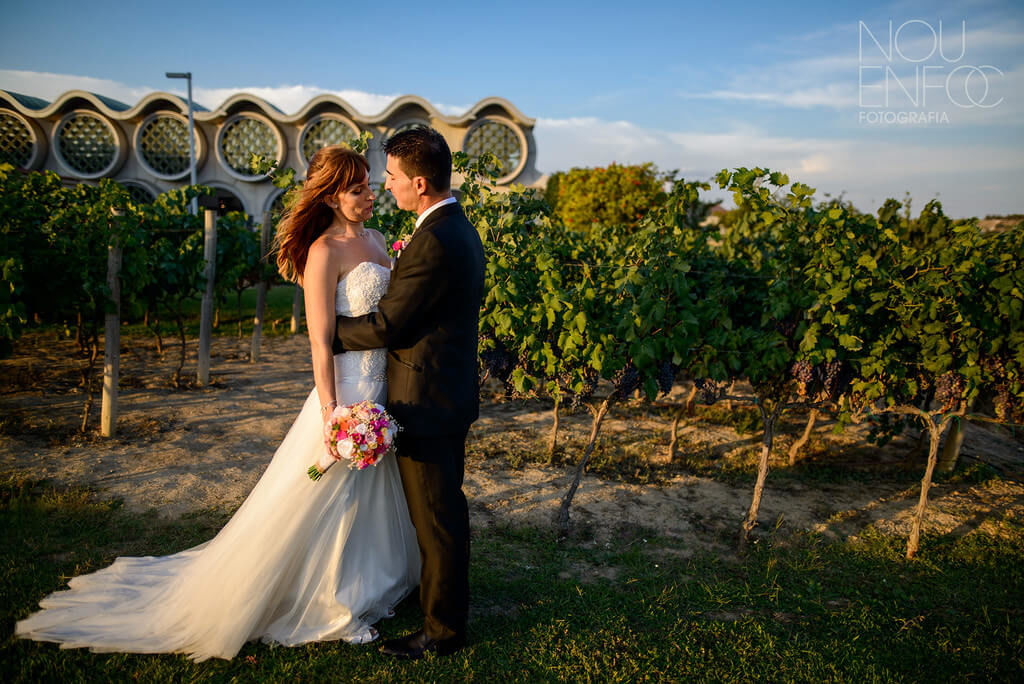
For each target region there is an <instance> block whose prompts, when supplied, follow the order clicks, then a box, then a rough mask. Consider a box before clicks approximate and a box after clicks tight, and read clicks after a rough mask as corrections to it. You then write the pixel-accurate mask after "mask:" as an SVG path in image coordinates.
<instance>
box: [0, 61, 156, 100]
mask: <svg viewBox="0 0 1024 684" xmlns="http://www.w3.org/2000/svg"><path fill="white" fill-rule="evenodd" d="M0 89H3V90H9V91H12V92H15V93H22V94H24V95H32V96H34V97H40V98H42V99H44V100H49V101H51V102H52V101H53V100H55V99H57V97H58V96H59V95H60V94H61V93H65V92H67V91H69V90H85V91H88V92H90V93H97V94H99V95H103V96H105V97H110V98H113V99H115V100H119V101H121V102H124V103H125V104H127V105H133V104H135V103H136V102H138V101H139V100H140V99H141V98H142V97H143V96H145V95H146V94H147V93H152V92H154V91H155V90H156V88H150V87H147V86H142V87H134V86H128V85H125V84H124V83H120V82H118V81H111V80H109V79H105V78H92V77H90V76H72V75H69V74H50V73H46V72H40V71H14V70H10V69H0Z"/></svg>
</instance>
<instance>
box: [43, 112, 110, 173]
mask: <svg viewBox="0 0 1024 684" xmlns="http://www.w3.org/2000/svg"><path fill="white" fill-rule="evenodd" d="M55 137H56V142H57V144H56V145H55V147H56V151H57V157H58V159H60V161H61V162H63V163H64V165H65V166H67V167H68V168H69V169H71V170H72V171H73V172H75V174H76V175H78V176H81V177H83V178H99V177H100V176H103V175H106V174H108V173H110V172H111V171H112V170H113V168H114V166H115V165H116V164H117V162H118V152H119V150H120V144H119V142H120V141H119V140H118V137H117V135H116V133H115V132H114V129H113V127H112V126H111V124H110V123H109V122H107V121H105V120H103V119H101V118H100V117H98V116H96V115H95V114H90V113H88V112H73V113H71V114H69V115H67V116H66V117H64V119H63V120H61V122H60V123H59V124H57V132H56V136H55Z"/></svg>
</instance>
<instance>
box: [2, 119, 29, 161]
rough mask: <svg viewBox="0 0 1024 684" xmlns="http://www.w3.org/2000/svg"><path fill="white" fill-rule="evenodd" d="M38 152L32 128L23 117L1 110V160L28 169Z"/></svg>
mask: <svg viewBox="0 0 1024 684" xmlns="http://www.w3.org/2000/svg"><path fill="white" fill-rule="evenodd" d="M35 153H36V141H35V136H34V135H33V134H32V129H31V128H29V127H28V124H27V123H25V122H24V121H22V120H21V118H19V117H17V116H15V115H14V114H11V113H8V112H0V162H7V163H8V164H13V165H14V166H18V167H21V168H23V169H27V168H29V167H30V166H31V164H32V161H33V159H34V158H35Z"/></svg>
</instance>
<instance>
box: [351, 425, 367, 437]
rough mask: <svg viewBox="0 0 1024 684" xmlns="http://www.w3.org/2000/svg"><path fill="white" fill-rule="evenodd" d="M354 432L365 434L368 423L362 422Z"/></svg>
mask: <svg viewBox="0 0 1024 684" xmlns="http://www.w3.org/2000/svg"><path fill="white" fill-rule="evenodd" d="M353 432H358V433H359V434H361V435H365V434H366V423H360V424H359V425H356V429H355V430H354V431H353Z"/></svg>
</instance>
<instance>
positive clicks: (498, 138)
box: [462, 119, 526, 182]
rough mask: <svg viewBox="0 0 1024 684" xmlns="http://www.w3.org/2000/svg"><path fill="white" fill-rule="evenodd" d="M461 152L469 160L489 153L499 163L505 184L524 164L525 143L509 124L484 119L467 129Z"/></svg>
mask: <svg viewBox="0 0 1024 684" xmlns="http://www.w3.org/2000/svg"><path fill="white" fill-rule="evenodd" d="M462 149H463V151H465V153H466V154H468V155H469V156H470V157H471V158H474V159H475V158H477V157H479V156H480V155H482V154H483V153H485V152H490V153H491V154H493V155H494V156H496V157H497V158H498V161H500V162H501V172H502V174H503V177H502V178H499V179H498V180H499V182H505V181H508V180H511V179H512V178H515V177H516V176H518V175H519V172H520V171H521V170H522V167H523V164H524V163H525V162H526V141H525V139H524V138H523V134H522V133H521V132H520V131H519V130H518V129H516V128H513V127H512V126H511V125H510V124H508V123H505V122H503V121H498V120H497V119H484V120H482V121H480V122H478V123H477V124H475V125H474V126H472V127H471V128H470V129H469V132H468V133H467V134H466V141H465V143H463V146H462Z"/></svg>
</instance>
